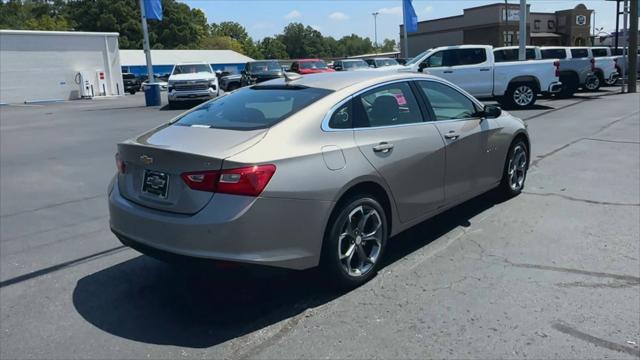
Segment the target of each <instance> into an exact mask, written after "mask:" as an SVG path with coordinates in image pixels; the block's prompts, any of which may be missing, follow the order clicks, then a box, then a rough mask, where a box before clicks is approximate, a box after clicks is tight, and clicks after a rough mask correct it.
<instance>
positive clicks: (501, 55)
mask: <svg viewBox="0 0 640 360" xmlns="http://www.w3.org/2000/svg"><path fill="white" fill-rule="evenodd" d="M525 53H526V58H527V60H535V58H536V50H535V49H526V52H525ZM493 54H494V55H495V59H496V62H506V61H518V59H520V50H518V49H502V50H495V51H494V52H493Z"/></svg>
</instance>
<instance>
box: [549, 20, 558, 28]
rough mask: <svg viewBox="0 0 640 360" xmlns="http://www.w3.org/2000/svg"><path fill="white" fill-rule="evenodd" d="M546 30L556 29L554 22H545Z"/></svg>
mask: <svg viewBox="0 0 640 360" xmlns="http://www.w3.org/2000/svg"><path fill="white" fill-rule="evenodd" d="M547 28H549V30H553V29H555V28H556V22H555V21H553V20H549V21H547Z"/></svg>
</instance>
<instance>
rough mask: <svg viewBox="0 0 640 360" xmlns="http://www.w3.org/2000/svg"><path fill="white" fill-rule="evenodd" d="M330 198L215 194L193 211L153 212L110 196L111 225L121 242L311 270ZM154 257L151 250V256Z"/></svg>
mask: <svg viewBox="0 0 640 360" xmlns="http://www.w3.org/2000/svg"><path fill="white" fill-rule="evenodd" d="M332 206H333V203H332V202H330V201H317V200H297V199H280V198H264V197H258V198H252V197H247V196H235V195H225V194H215V195H214V196H213V198H212V200H211V201H210V202H209V204H207V205H206V206H205V207H204V208H203V209H202V210H201V211H199V212H198V213H196V214H193V215H184V214H175V213H170V212H165V211H159V210H154V209H151V208H147V207H144V206H141V205H138V204H136V203H134V202H131V201H129V200H127V199H125V198H124V197H122V196H121V194H120V192H119V190H118V186H117V184H115V186H113V187H112V190H111V192H110V194H109V215H110V225H111V229H112V231H113V232H114V234H116V236H118V238H119V239H120V240H121V241H122V242H123V244H125V245H128V246H131V247H133V248H136V249H138V250H140V251H142V252H144V253H147V251H145V249H154V250H157V251H161V252H165V253H171V254H176V255H182V256H187V257H195V258H204V259H212V260H222V261H233V262H241V263H249V264H259V265H267V266H275V267H282V268H289V269H299V270H301V269H307V268H311V267H314V266H317V265H318V262H319V259H320V252H321V248H322V239H323V237H324V227H325V224H326V222H327V220H328V216H329V213H330V211H331V208H332ZM150 255H153V254H150Z"/></svg>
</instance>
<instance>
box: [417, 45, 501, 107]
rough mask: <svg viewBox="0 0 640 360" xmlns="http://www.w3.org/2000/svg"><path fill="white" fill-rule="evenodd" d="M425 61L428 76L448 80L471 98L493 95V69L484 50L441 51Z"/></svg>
mask: <svg viewBox="0 0 640 360" xmlns="http://www.w3.org/2000/svg"><path fill="white" fill-rule="evenodd" d="M426 61H427V64H426V65H427V69H426V70H427V71H428V73H429V74H431V75H435V76H438V77H441V78H443V79H446V80H449V81H451V82H452V83H454V84H456V85H458V86H460V87H461V88H463V89H464V90H465V91H467V92H468V93H470V94H471V95H473V96H478V97H483V96H491V95H492V93H493V68H492V66H491V64H490V63H489V61H488V59H487V54H486V50H485V49H484V48H462V49H450V50H442V51H438V52H436V53H434V54H433V55H431V56H430V57H429V58H428V59H427V60H426Z"/></svg>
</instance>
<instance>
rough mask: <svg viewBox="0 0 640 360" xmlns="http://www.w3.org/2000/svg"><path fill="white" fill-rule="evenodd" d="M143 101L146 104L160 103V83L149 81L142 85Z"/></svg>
mask: <svg viewBox="0 0 640 360" xmlns="http://www.w3.org/2000/svg"><path fill="white" fill-rule="evenodd" d="M144 101H145V103H146V104H147V106H160V105H162V99H161V97H160V84H157V83H151V84H146V85H145V86H144Z"/></svg>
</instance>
